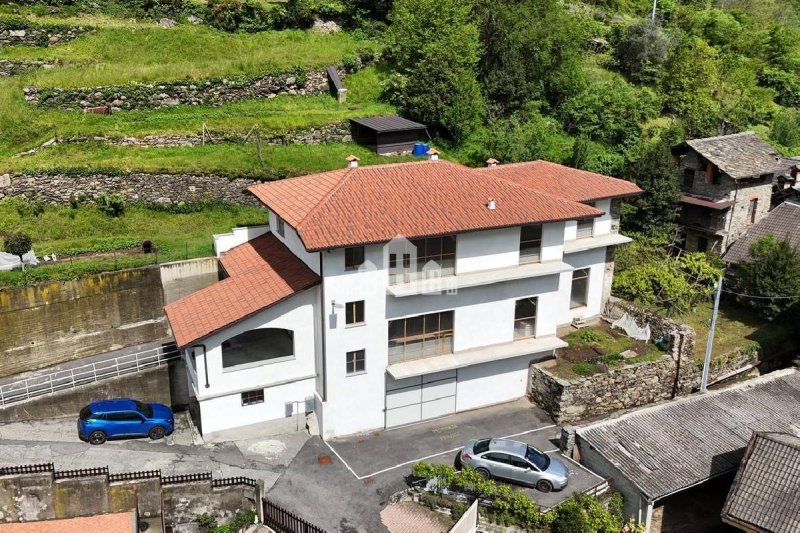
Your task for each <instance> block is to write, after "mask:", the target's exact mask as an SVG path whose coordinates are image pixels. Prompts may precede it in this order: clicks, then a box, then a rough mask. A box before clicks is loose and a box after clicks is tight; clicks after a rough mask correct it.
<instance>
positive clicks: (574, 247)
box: [564, 233, 633, 254]
mask: <svg viewBox="0 0 800 533" xmlns="http://www.w3.org/2000/svg"><path fill="white" fill-rule="evenodd" d="M632 240H633V239H631V238H630V237H626V236H625V235H620V234H619V233H607V234H605V235H596V236H594V237H587V238H585V239H575V240H571V241H564V254H574V253H577V252H585V251H586V250H593V249H595V248H605V247H606V246H616V245H618V244H625V243H629V242H631V241H632Z"/></svg>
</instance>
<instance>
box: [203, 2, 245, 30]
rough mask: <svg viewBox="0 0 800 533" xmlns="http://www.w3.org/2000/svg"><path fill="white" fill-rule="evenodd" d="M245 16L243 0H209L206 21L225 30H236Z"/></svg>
mask: <svg viewBox="0 0 800 533" xmlns="http://www.w3.org/2000/svg"><path fill="white" fill-rule="evenodd" d="M243 17H244V4H243V3H242V1H241V0H208V6H207V8H206V17H205V18H206V22H208V24H209V25H211V26H213V27H215V28H217V29H220V30H223V31H236V30H237V29H239V24H241V23H242V18H243Z"/></svg>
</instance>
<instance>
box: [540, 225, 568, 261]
mask: <svg viewBox="0 0 800 533" xmlns="http://www.w3.org/2000/svg"><path fill="white" fill-rule="evenodd" d="M563 256H564V222H553V223H550V224H542V261H543V262H544V261H561V258H562V257H563Z"/></svg>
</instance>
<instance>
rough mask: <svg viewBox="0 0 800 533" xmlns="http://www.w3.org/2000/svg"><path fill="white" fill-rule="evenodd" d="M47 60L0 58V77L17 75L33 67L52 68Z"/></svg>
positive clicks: (52, 64) (51, 64)
mask: <svg viewBox="0 0 800 533" xmlns="http://www.w3.org/2000/svg"><path fill="white" fill-rule="evenodd" d="M53 66H55V64H54V63H48V62H47V61H27V60H23V59H0V78H6V77H8V76H18V75H20V74H23V73H25V72H27V71H29V70H33V69H35V68H53Z"/></svg>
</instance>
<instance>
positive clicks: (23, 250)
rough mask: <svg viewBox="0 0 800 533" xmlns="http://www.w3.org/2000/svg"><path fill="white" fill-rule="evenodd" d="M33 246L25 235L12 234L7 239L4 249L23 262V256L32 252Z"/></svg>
mask: <svg viewBox="0 0 800 533" xmlns="http://www.w3.org/2000/svg"><path fill="white" fill-rule="evenodd" d="M31 245H32V243H31V238H30V237H28V236H27V235H25V234H24V233H12V234H11V235H10V236H8V237H6V239H5V243H3V248H4V249H5V251H6V252H8V253H10V254H13V255H16V256H17V257H19V258H20V260H22V256H23V255H25V254H27V253H28V252H29V251H30V249H31Z"/></svg>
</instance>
